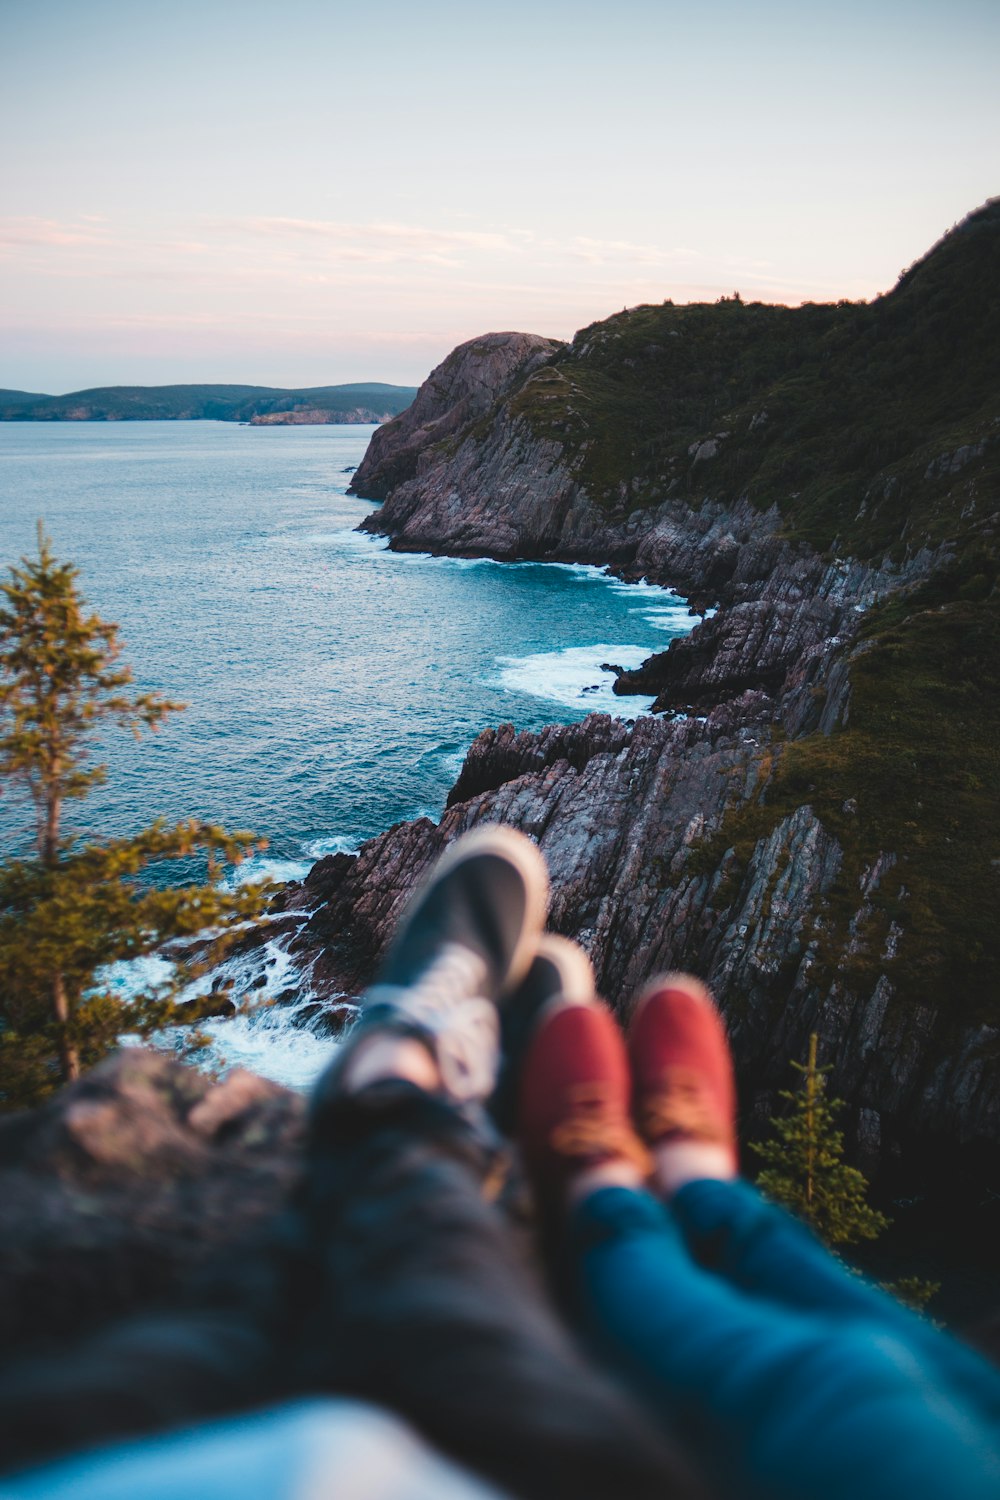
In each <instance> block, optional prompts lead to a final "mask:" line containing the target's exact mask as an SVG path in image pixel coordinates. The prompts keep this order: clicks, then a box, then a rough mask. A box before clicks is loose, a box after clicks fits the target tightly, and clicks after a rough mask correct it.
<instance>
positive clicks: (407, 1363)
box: [298, 1081, 696, 1500]
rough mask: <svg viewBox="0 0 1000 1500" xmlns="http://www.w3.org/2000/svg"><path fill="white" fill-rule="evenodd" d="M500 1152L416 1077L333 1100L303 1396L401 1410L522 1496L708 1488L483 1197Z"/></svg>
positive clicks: (316, 1184) (316, 1163)
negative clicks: (594, 1352) (308, 1392)
mask: <svg viewBox="0 0 1000 1500" xmlns="http://www.w3.org/2000/svg"><path fill="white" fill-rule="evenodd" d="M488 1164H489V1153H488V1152H487V1151H486V1150H485V1149H484V1147H483V1146H482V1145H481V1144H480V1143H479V1140H478V1137H477V1134H476V1132H475V1131H474V1130H473V1129H472V1128H471V1127H470V1126H469V1124H468V1123H467V1122H466V1121H465V1120H464V1119H463V1117H462V1116H461V1115H460V1114H458V1113H457V1112H456V1111H454V1110H453V1109H451V1108H449V1107H448V1106H447V1105H445V1104H443V1103H441V1102H440V1101H438V1100H435V1099H433V1098H431V1097H430V1096H428V1095H426V1094H425V1093H423V1092H422V1091H421V1090H419V1089H417V1088H416V1087H414V1086H413V1085H411V1084H407V1083H402V1082H398V1081H390V1082H383V1083H379V1084H376V1085H372V1086H370V1087H369V1088H368V1089H365V1090H363V1091H362V1092H361V1093H360V1094H359V1095H357V1096H356V1097H353V1098H352V1097H344V1096H342V1095H341V1096H338V1095H337V1094H336V1093H335V1092H333V1093H332V1094H331V1095H330V1097H328V1098H327V1099H326V1100H325V1101H323V1102H321V1105H320V1107H319V1108H318V1109H317V1111H316V1114H315V1117H314V1127H313V1135H312V1141H311V1146H310V1152H309V1159H308V1164H307V1171H306V1175H305V1187H304V1190H303V1194H302V1198H301V1200H300V1202H299V1204H298V1213H299V1215H300V1216H301V1222H302V1224H303V1225H304V1226H308V1234H309V1237H310V1240H311V1244H310V1251H311V1255H310V1258H311V1259H312V1260H313V1262H314V1264H315V1266H316V1268H317V1273H318V1274H317V1276H316V1279H315V1280H311V1279H310V1282H308V1283H304V1284H303V1292H304V1296H303V1302H302V1305H301V1307H300V1309H299V1317H300V1323H301V1326H302V1329H303V1333H302V1342H301V1346H300V1351H299V1356H298V1358H299V1373H300V1378H301V1379H302V1381H303V1384H304V1385H305V1386H306V1387H307V1388H311V1389H314V1390H315V1389H321V1390H332V1391H343V1392H349V1393H351V1394H354V1395H358V1396H363V1397H367V1398H369V1399H371V1400H373V1401H377V1402H381V1403H383V1404H385V1405H388V1406H390V1407H391V1408H393V1409H394V1410H395V1411H397V1412H398V1413H399V1414H400V1415H402V1416H404V1417H405V1418H407V1419H408V1420H409V1421H410V1422H412V1423H413V1425H414V1426H415V1427H416V1428H417V1429H418V1430H419V1431H421V1432H422V1433H424V1435H425V1436H426V1437H428V1438H429V1439H430V1440H431V1441H432V1442H433V1443H435V1444H436V1445H437V1446H438V1447H439V1448H441V1449H442V1450H444V1451H445V1452H447V1453H450V1454H451V1455H452V1456H453V1457H455V1458H457V1459H458V1460H459V1461H461V1462H463V1463H465V1464H467V1465H468V1466H469V1467H470V1468H472V1469H475V1470H476V1471H478V1472H479V1473H481V1474H483V1475H485V1476H486V1477H488V1478H490V1479H492V1480H493V1481H494V1482H495V1483H498V1484H499V1485H501V1486H502V1487H504V1488H506V1489H507V1490H509V1491H510V1492H511V1493H512V1494H515V1495H518V1496H522V1497H526V1500H536V1497H537V1500H543V1497H544V1500H552V1497H560V1496H563V1495H566V1496H573V1497H574V1500H624V1497H628V1500H645V1497H647V1496H648V1497H650V1500H654V1497H655V1500H667V1497H672V1496H681V1495H691V1494H694V1493H696V1485H695V1483H694V1481H693V1480H692V1479H691V1477H690V1473H689V1470H688V1468H687V1466H686V1463H685V1461H684V1460H682V1459H681V1458H680V1456H679V1455H678V1454H676V1453H675V1452H673V1451H672V1450H671V1449H669V1448H668V1447H667V1445H666V1442H665V1440H664V1439H662V1438H661V1437H660V1436H659V1434H657V1433H655V1432H654V1431H653V1430H652V1429H651V1428H649V1427H647V1425H646V1420H645V1418H644V1417H642V1416H640V1414H639V1413H638V1412H637V1411H636V1410H635V1409H634V1408H633V1406H632V1404H631V1401H630V1399H628V1398H626V1397H625V1396H624V1395H623V1394H622V1393H621V1392H620V1391H619V1389H618V1387H617V1386H616V1385H615V1384H613V1383H612V1382H611V1380H610V1379H608V1378H606V1377H605V1376H604V1375H603V1374H601V1373H600V1372H599V1371H598V1370H597V1369H596V1368H594V1367H592V1366H591V1365H590V1364H589V1362H588V1361H587V1360H586V1359H585V1358H584V1357H583V1356H582V1355H581V1354H580V1352H579V1351H578V1350H577V1348H576V1346H575V1344H574V1343H573V1341H572V1340H571V1338H570V1337H569V1335H568V1334H567V1332H566V1331H565V1330H564V1329H563V1327H562V1326H561V1324H560V1323H559V1322H558V1321H557V1319H556V1317H555V1315H554V1313H553V1312H552V1311H551V1309H550V1307H549V1305H548V1303H547V1301H546V1299H545V1297H544V1296H543V1294H542V1292H541V1290H540V1288H539V1287H538V1286H537V1285H536V1284H535V1283H534V1281H533V1280H532V1278H531V1276H530V1275H529V1274H528V1272H527V1271H526V1269H525V1268H524V1266H523V1264H522V1263H521V1262H520V1260H519V1257H518V1254H517V1251H516V1249H515V1247H514V1243H513V1239H512V1235H511V1231H510V1229H509V1226H508V1225H507V1224H506V1223H505V1221H504V1220H503V1218H502V1216H501V1215H500V1213H499V1212H498V1211H497V1210H496V1209H495V1208H494V1207H493V1206H492V1205H491V1204H490V1203H488V1202H486V1201H484V1199H483V1196H482V1193H481V1191H480V1187H481V1181H482V1178H483V1176H484V1173H485V1171H486V1170H487V1167H488Z"/></svg>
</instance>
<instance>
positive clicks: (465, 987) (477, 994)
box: [400, 943, 500, 1102]
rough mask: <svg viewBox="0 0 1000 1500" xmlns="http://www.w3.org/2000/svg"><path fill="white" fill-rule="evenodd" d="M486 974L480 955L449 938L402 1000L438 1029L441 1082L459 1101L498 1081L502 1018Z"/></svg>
mask: <svg viewBox="0 0 1000 1500" xmlns="http://www.w3.org/2000/svg"><path fill="white" fill-rule="evenodd" d="M486 978H487V968H486V964H485V963H484V961H483V960H482V959H481V958H479V957H477V955H476V954H475V953H473V952H472V951H471V950H470V949H468V948H464V947H462V946H461V944H459V943H450V944H448V946H447V947H445V948H444V949H442V951H441V954H440V956H439V957H438V958H437V959H436V960H435V962H434V963H433V964H432V965H431V967H430V968H429V969H428V970H427V972H426V973H425V974H424V975H423V976H422V977H421V979H420V980H419V981H418V982H417V983H416V984H415V985H414V986H413V987H412V988H411V989H408V990H407V991H406V995H405V1000H403V1001H402V1002H401V1005H400V1009H402V1010H404V1011H405V1012H406V1014H407V1015H408V1016H411V1017H412V1018H413V1019H414V1020H415V1021H417V1022H418V1023H419V1024H420V1025H422V1026H425V1027H426V1028H427V1030H428V1031H430V1032H432V1033H433V1035H434V1039H435V1054H436V1057H437V1063H438V1070H439V1071H440V1074H441V1082H442V1085H443V1086H444V1088H445V1090H446V1092H447V1093H448V1094H450V1095H451V1097H452V1098H453V1099H455V1100H457V1101H459V1102H465V1101H467V1100H470V1099H482V1098H485V1096H486V1095H487V1094H488V1093H490V1091H491V1090H492V1088H493V1085H494V1083H495V1082H496V1075H497V1067H498V1064H499V1060H500V1020H499V1017H498V1015H497V1009H496V1006H495V1005H494V1004H493V1001H492V1000H488V999H486V998H485V997H484V995H483V994H482V989H483V987H484V984H485V981H486Z"/></svg>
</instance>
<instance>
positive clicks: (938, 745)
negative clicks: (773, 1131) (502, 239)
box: [290, 204, 1000, 1165]
mask: <svg viewBox="0 0 1000 1500" xmlns="http://www.w3.org/2000/svg"><path fill="white" fill-rule="evenodd" d="M998 269H1000V208H998V206H997V205H995V204H994V205H988V206H987V208H986V209H984V210H982V211H980V213H978V214H976V215H973V216H972V217H971V218H970V219H969V220H968V221H967V222H966V223H965V224H964V225H962V226H960V228H959V230H957V231H955V232H954V233H953V234H952V235H951V236H949V237H948V238H947V239H946V240H945V241H944V242H943V243H942V245H941V246H939V247H937V248H936V249H935V251H933V252H932V253H931V255H929V256H928V257H927V258H925V260H924V261H922V262H921V263H919V264H918V265H917V266H916V267H915V268H914V269H913V270H912V271H910V272H909V273H907V275H906V276H905V277H904V278H903V279H902V280H901V282H900V285H899V286H898V287H897V288H896V289H895V290H894V291H893V292H892V293H891V294H890V295H889V296H887V297H885V298H881V299H879V300H878V302H876V303H873V304H871V305H847V304H844V305H838V306H837V307H828V308H822V307H804V308H800V309H786V308H764V307H760V306H749V307H748V306H745V305H744V304H742V303H739V302H738V301H734V302H729V303H726V304H724V305H719V306H715V307H710V308H707V307H689V308H674V307H672V306H671V305H669V304H665V305H664V306H663V307H662V308H639V309H633V310H632V311H631V312H630V313H627V314H622V315H619V316H618V317H616V318H613V319H609V320H608V322H607V323H604V324H597V325H594V326H593V327H592V328H589V329H585V330H584V331H583V332H582V333H581V334H578V335H577V337H576V339H574V341H573V343H572V344H571V345H569V346H565V347H562V346H555V345H552V344H550V343H548V342H547V341H544V340H535V341H528V340H526V339H525V338H524V337H523V336H520V335H519V336H516V342H514V343H512V342H510V340H511V339H512V338H514V336H508V335H504V336H499V335H498V336H492V337H491V338H490V339H486V340H483V341H473V342H472V343H470V344H466V345H463V346H462V347H461V348H460V349H457V350H456V351H455V352H454V354H452V355H451V356H450V357H449V359H448V360H446V361H445V363H444V364H443V365H442V366H441V367H440V369H439V370H438V371H435V373H434V375H433V376H432V377H431V379H430V380H429V381H428V382H427V384H426V385H425V386H424V387H423V388H422V389H421V392H420V394H419V395H418V397H417V400H416V401H415V402H414V405H413V407H412V408H411V409H410V411H409V412H407V413H406V414H404V415H403V416H402V417H400V418H397V419H396V421H395V422H392V423H389V424H387V425H386V426H385V427H383V428H382V429H380V431H379V432H378V433H377V434H376V435H375V438H374V439H373V442H372V445H371V447H370V449H369V453H368V455H367V457H366V459H365V462H364V464H363V465H362V466H361V468H360V469H359V470H358V473H357V474H356V476H355V480H354V488H355V490H356V492H357V493H359V494H362V495H368V496H371V497H373V498H381V497H383V496H384V497H385V500H384V504H383V505H382V507H381V509H380V510H379V511H378V512H376V513H375V514H374V515H372V516H371V517H369V518H368V520H367V521H366V522H365V523H364V525H365V527H366V529H368V530H371V531H375V532H379V533H382V534H385V535H387V536H388V537H389V538H390V543H391V545H392V546H393V547H397V548H404V549H421V550H422V549H427V550H433V551H440V552H447V553H451V554H458V555H467V554H470V553H471V554H486V555H490V556H494V557H498V558H515V557H534V558H553V559H557V558H558V559H564V560H578V561H587V562H596V563H610V564H612V565H613V566H614V567H615V568H616V569H617V570H618V571H619V572H621V573H622V574H623V575H625V576H627V577H639V576H646V577H648V578H650V579H652V580H654V581H658V582H661V583H664V584H669V585H671V586H673V587H675V588H677V589H679V590H680V591H682V592H683V593H685V594H687V595H688V597H690V598H691V599H692V601H693V602H694V603H695V605H696V606H697V607H700V608H703V609H705V610H706V611H707V609H708V606H710V605H711V606H713V610H712V611H709V612H708V613H707V616H706V618H705V619H704V620H703V621H702V623H701V624H699V625H698V626H697V628H696V629H695V630H694V631H693V632H692V634H691V635H690V636H689V637H687V638H685V639H683V640H678V641H675V642H673V643H672V644H671V647H670V649H669V650H668V651H667V652H665V653H662V654H660V655H658V656H655V657H652V658H650V660H649V661H647V662H646V663H645V664H644V665H643V666H642V667H641V668H639V669H638V671H635V672H630V673H625V674H622V676H621V677H620V679H619V682H618V684H617V685H616V687H617V690H618V691H619V692H620V693H622V694H623V700H622V709H623V712H624V713H627V712H628V698H627V696H626V695H627V694H628V693H629V692H630V691H642V692H653V693H655V694H657V700H656V705H655V707H656V709H657V710H659V711H661V712H664V713H669V714H670V717H669V718H661V717H655V718H641V719H639V720H638V721H637V722H636V723H635V724H634V725H629V724H623V723H622V722H620V721H614V720H610V719H607V718H603V717H600V716H594V717H591V718H590V719H587V720H586V721H585V722H584V723H583V724H581V725H575V726H570V727H554V728H551V729H548V730H546V731H544V732H543V733H542V734H541V735H532V734H516V733H515V731H514V730H513V729H512V728H511V727H510V726H503V727H501V728H500V729H495V730H489V731H487V732H486V733H485V734H484V735H482V736H481V737H480V739H479V740H478V741H477V742H476V743H475V745H473V747H472V749H471V750H470V752H469V756H468V758H467V760H466V764H465V767H464V769H463V771H462V774H461V776H460V778H459V781H458V783H457V785H456V787H455V789H454V790H453V792H452V795H451V798H450V799H449V807H448V809H447V811H446V812H445V815H444V817H443V819H442V821H441V823H440V824H439V825H437V826H435V825H433V824H431V823H429V822H428V821H426V820H420V821H418V822H416V823H411V824H402V825H399V826H398V827H397V828H395V829H392V830H390V831H389V832H388V833H386V834H383V835H382V836H381V837H380V838H378V839H375V840H373V841H371V842H370V843H369V844H367V845H366V846H365V847H364V849H363V850H362V851H361V854H360V855H359V856H357V857H356V858H348V857H346V856H338V857H336V858H334V859H332V860H327V861H323V862H321V863H320V864H319V865H318V866H317V867H316V868H315V870H314V871H313V873H312V874H311V876H310V877H309V879H308V881H307V882H306V883H305V885H304V887H302V888H301V889H300V890H298V891H297V892H295V893H293V894H292V895H291V897H290V900H291V902H292V904H293V905H296V906H298V907H299V908H300V909H303V910H309V911H311V912H312V915H311V917H310V920H309V922H308V923H307V924H306V926H305V928H304V929H303V932H302V934H301V937H300V939H299V942H300V953H301V955H302V956H303V957H304V958H306V959H309V960H310V961H312V962H313V963H314V974H315V977H316V979H317V981H318V983H319V985H320V988H321V989H324V990H325V992H326V993H328V994H335V993H344V992H347V993H351V994H356V993H357V992H358V991H359V990H360V989H361V988H362V987H363V986H364V984H365V983H366V982H367V980H368V979H369V978H370V977H371V975H372V972H373V968H374V965H375V963H376V961H377V957H378V955H379V953H380V952H381V949H382V947H383V945H384V943H385V941H386V939H387V937H388V934H389V931H390V929H391V926H392V923H393V921H394V919H395V917H396V916H397V915H398V912H399V910H400V907H401V904H402V902H403V900H404V899H405V897H406V895H407V893H408V892H409V891H410V889H412V886H413V885H414V883H415V882H416V881H417V880H418V879H419V878H420V876H421V875H422V873H423V872H424V871H425V870H426V869H427V867H428V866H429V864H430V862H431V861H432V859H433V858H434V857H435V856H436V854H437V853H438V852H439V850H440V849H441V848H442V847H443V845H444V844H445V843H446V842H447V841H448V840H449V839H450V838H452V837H454V836H455V835H456V834H457V833H459V832H461V831H462V830H463V829H465V828H466V827H469V826H471V825H473V824H474V823H476V822H478V821H481V820H494V821H497V820H499V821H503V822H509V823H511V824H513V825H514V826H517V827H519V828H522V829H524V830H525V831H526V832H527V833H529V834H530V835H531V836H533V837H534V838H536V839H537V840H538V842H539V843H540V845H541V847H542V849H543V850H544V852H545V854H546V856H547V858H548V860H549V864H550V867H551V869H552V874H553V893H554V894H553V908H552V920H553V924H554V926H555V927H556V928H557V929H558V930H559V931H562V932H564V933H567V934H568V935H570V936H573V937H576V938H577V939H578V940H579V941H581V942H582V943H583V944H584V946H585V947H586V948H587V949H588V951H589V952H590V954H591V957H592V958H593V960H594V963H595V966H596V969H597V973H598V976H599V979H600V983H601V985H602V988H603V991H604V993H605V994H606V995H607V996H608V997H609V999H610V1000H611V1001H612V1003H614V1004H615V1005H617V1006H618V1007H619V1008H620V1009H621V1010H622V1011H623V1012H627V1010H628V1007H629V1005H630V1003H631V998H632V996H633V994H634V993H635V990H636V987H637V986H638V985H639V984H640V983H641V982H642V980H643V979H644V978H645V977H646V976H648V975H649V974H650V973H651V972H654V971H655V970H657V969H662V968H670V967H678V966H680V967H690V968H692V969H694V970H695V971H696V972H698V973H700V974H703V975H705V976H707V977H708V979H709V980H710V981H711V982H712V984H713V985H714V987H715V989H716V992H717V994H718V995H719V997H720V1000H721V1002H722V1004H723V1006H724V1008H725V1010H726V1013H727V1017H728V1020H729V1024H730V1027H731V1030H732V1034H733V1039H734V1044H735V1048H736V1054H737V1059H738V1063H739V1068H740V1076H741V1082H742V1085H743V1088H744V1091H745V1099H746V1102H747V1104H748V1106H749V1107H750V1108H755V1107H756V1108H758V1109H761V1110H764V1111H765V1112H766V1110H767V1104H768V1100H769V1099H771V1098H772V1096H773V1090H774V1089H775V1087H777V1086H781V1085H784V1084H787V1082H788V1080H789V1073H788V1060H789V1059H790V1058H791V1057H793V1056H801V1055H802V1054H803V1052H804V1050H805V1046H806V1041H807V1038H808V1034H809V1032H810V1031H812V1030H816V1031H818V1032H819V1034H820V1038H821V1056H822V1058H823V1060H824V1061H827V1062H829V1063H831V1064H832V1066H833V1075H832V1085H833V1088H834V1090H835V1091H836V1092H837V1093H838V1094H840V1095H842V1096H843V1097H845V1098H846V1099H847V1100H848V1101H849V1103H850V1105H851V1127H850V1128H851V1130H852V1133H853V1136H854V1139H855V1143H856V1145H857V1147H858V1148H859V1150H860V1151H861V1153H862V1156H863V1157H864V1159H865V1160H866V1162H867V1164H868V1165H872V1164H873V1163H874V1162H876V1161H877V1160H878V1159H879V1157H881V1158H882V1159H883V1160H884V1159H886V1158H887V1157H892V1155H893V1153H895V1152H896V1150H897V1148H898V1147H899V1146H900V1143H907V1142H911V1143H912V1142H913V1141H914V1140H918V1139H919V1140H920V1142H921V1143H922V1144H921V1146H920V1153H921V1154H922V1157H923V1159H929V1156H930V1155H931V1154H932V1152H933V1150H935V1149H938V1148H940V1149H942V1150H947V1149H948V1145H949V1143H954V1142H956V1141H962V1142H966V1143H971V1142H979V1143H981V1145H982V1146H983V1149H984V1150H987V1151H993V1152H994V1153H995V1152H996V1151H997V1149H998V1148H1000V1072H998V1070H997V1069H996V1068H995V1066H994V1063H995V1060H996V1058H997V1057H998V1056H1000V1004H998V998H997V997H998V993H1000V953H998V943H997V938H996V924H995V904H994V897H993V896H992V895H991V894H990V893H991V892H993V891H995V887H996V881H997V866H996V861H995V854H996V852H997V850H1000V821H998V813H997V807H996V800H995V799H994V798H993V797H992V796H991V795H990V794H989V792H988V790H987V789H988V788H989V787H991V786H994V785H995V777H996V760H995V744H996V743H997V739H998V737H1000V671H998V663H1000V618H998V616H1000V609H998V591H997V576H998V555H997V554H998V548H997V541H996V535H997V527H998V524H1000V515H998V511H1000V507H998V503H997V502H998V495H1000V381H998V374H997V368H996V363H995V359H993V357H992V356H991V354H990V346H991V341H992V340H993V339H994V338H995V337H996V336H1000V303H998V299H997V294H996V286H997V284H998V282H997V276H996V271H997V270H998ZM497 340H501V343H500V344H499V345H498V344H497ZM681 715H686V717H681ZM911 1154H912V1153H911ZM993 1159H994V1160H996V1157H994V1158H993Z"/></svg>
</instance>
